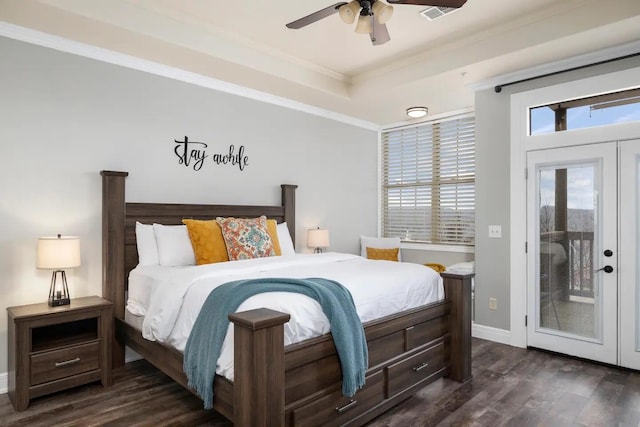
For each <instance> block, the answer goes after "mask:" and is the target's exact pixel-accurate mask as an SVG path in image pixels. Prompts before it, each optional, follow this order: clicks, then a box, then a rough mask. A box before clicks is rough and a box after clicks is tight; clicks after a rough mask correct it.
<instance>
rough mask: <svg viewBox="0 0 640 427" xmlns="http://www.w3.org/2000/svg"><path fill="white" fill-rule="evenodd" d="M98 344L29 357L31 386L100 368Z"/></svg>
mask: <svg viewBox="0 0 640 427" xmlns="http://www.w3.org/2000/svg"><path fill="white" fill-rule="evenodd" d="M99 350H100V342H99V341H94V342H91V343H87V344H81V345H76V346H73V347H66V348H63V349H59V350H53V351H46V352H43V353H36V354H33V355H32V356H31V385H32V386H33V385H37V384H42V383H44V382H48V381H53V380H57V379H60V378H65V377H69V376H71V375H76V374H80V373H83V372H88V371H92V370H95V369H98V368H99V367H100V364H99V362H100V353H99Z"/></svg>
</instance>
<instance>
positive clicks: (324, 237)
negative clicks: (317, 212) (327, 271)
mask: <svg viewBox="0 0 640 427" xmlns="http://www.w3.org/2000/svg"><path fill="white" fill-rule="evenodd" d="M307 246H308V247H310V248H328V247H329V230H322V229H320V228H316V229H313V230H309V232H308V233H307Z"/></svg>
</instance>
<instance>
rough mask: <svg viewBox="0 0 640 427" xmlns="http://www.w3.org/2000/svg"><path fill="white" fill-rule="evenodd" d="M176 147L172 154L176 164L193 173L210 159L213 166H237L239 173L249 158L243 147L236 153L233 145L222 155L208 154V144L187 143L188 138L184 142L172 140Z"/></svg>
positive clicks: (246, 164)
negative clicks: (189, 169)
mask: <svg viewBox="0 0 640 427" xmlns="http://www.w3.org/2000/svg"><path fill="white" fill-rule="evenodd" d="M173 141H174V142H175V143H176V146H175V147H174V148H173V152H174V153H175V155H176V157H178V164H179V165H183V166H184V167H187V168H192V169H193V170H194V171H199V170H200V169H202V166H203V165H204V164H205V160H206V159H207V158H209V157H210V158H211V161H210V163H212V164H214V165H218V166H219V165H231V166H237V167H238V169H240V170H241V171H243V170H244V168H245V167H247V166H248V165H249V156H247V155H246V154H245V149H244V145H241V146H240V147H239V148H238V150H237V151H236V147H235V145H233V144H231V145H229V150H228V151H225V152H222V153H213V154H209V153H208V152H207V148H209V146H208V144H206V143H204V142H199V141H189V137H187V136H185V137H184V140H182V141H179V140H177V139H174V140H173Z"/></svg>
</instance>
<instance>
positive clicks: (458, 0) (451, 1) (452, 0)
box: [387, 0, 467, 8]
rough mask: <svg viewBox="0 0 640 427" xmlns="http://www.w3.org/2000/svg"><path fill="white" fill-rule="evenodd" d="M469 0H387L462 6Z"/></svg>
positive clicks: (390, 0)
mask: <svg viewBox="0 0 640 427" xmlns="http://www.w3.org/2000/svg"><path fill="white" fill-rule="evenodd" d="M466 2H467V0H387V3H389V4H415V5H419V6H438V7H454V8H459V7H462V6H463V5H464V4H465V3H466Z"/></svg>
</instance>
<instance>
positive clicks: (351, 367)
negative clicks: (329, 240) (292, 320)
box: [183, 278, 369, 409]
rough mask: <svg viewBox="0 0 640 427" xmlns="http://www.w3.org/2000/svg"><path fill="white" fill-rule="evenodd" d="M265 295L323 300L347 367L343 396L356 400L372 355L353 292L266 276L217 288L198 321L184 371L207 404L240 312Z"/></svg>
mask: <svg viewBox="0 0 640 427" xmlns="http://www.w3.org/2000/svg"><path fill="white" fill-rule="evenodd" d="M264 292H294V293H299V294H304V295H307V296H308V297H310V298H313V299H315V300H316V301H318V303H319V304H320V306H321V307H322V310H323V311H324V314H325V315H326V316H327V318H328V319H329V321H330V322H331V334H332V335H333V341H334V343H335V346H336V350H337V351H338V357H339V358H340V365H341V367H342V394H344V395H345V396H349V397H350V396H353V395H354V394H355V393H356V391H357V390H358V389H359V388H362V387H363V386H364V382H365V381H364V376H365V373H366V371H367V368H368V363H369V360H368V359H369V353H368V350H367V341H366V338H365V336H364V328H363V327H362V323H361V322H360V318H359V317H358V314H357V312H356V308H355V305H354V303H353V298H352V297H351V293H350V292H349V291H348V290H347V288H345V287H344V286H342V285H341V284H340V283H338V282H335V281H333V280H327V279H319V278H312V279H287V278H266V279H253V280H238V281H235V282H229V283H225V284H224V285H221V286H218V287H217V288H215V289H214V290H213V291H211V293H210V294H209V296H208V297H207V299H206V301H205V303H204V305H203V306H202V309H201V310H200V314H199V315H198V318H197V319H196V322H195V324H194V325H193V329H192V330H191V334H190V335H189V339H188V340H187V346H186V347H185V351H184V367H183V368H184V372H185V373H186V374H187V378H188V380H189V387H191V388H193V389H194V390H195V391H196V392H197V393H198V395H199V396H200V397H201V398H202V400H203V401H204V407H205V409H211V408H212V407H213V379H214V376H215V373H216V364H217V362H218V358H219V357H220V351H221V349H222V342H223V341H224V337H225V335H226V334H227V329H228V327H229V318H228V315H229V314H230V313H235V312H236V310H237V309H238V307H239V306H240V304H242V302H244V301H245V300H246V299H247V298H249V297H251V296H253V295H256V294H259V293H264Z"/></svg>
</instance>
